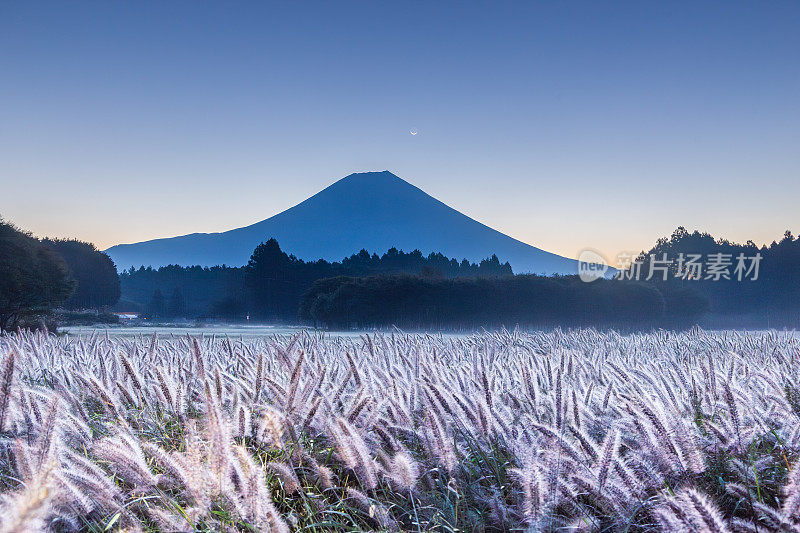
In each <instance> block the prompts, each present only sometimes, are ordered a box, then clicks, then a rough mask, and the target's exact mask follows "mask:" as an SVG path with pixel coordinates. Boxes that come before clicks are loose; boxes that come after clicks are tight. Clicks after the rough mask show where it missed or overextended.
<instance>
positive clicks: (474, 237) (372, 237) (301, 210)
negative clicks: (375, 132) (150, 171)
mask: <svg viewBox="0 0 800 533" xmlns="http://www.w3.org/2000/svg"><path fill="white" fill-rule="evenodd" d="M270 237H275V238H276V239H277V240H278V242H279V243H280V245H281V248H282V249H283V250H285V251H286V252H287V253H291V254H294V255H295V256H297V257H298V258H300V259H305V260H316V259H320V258H322V259H327V260H335V261H338V260H341V259H342V258H344V257H346V256H349V255H351V254H353V253H355V252H358V251H359V250H361V249H362V248H363V249H366V250H367V251H369V252H377V253H383V252H385V251H386V250H388V249H389V248H391V247H396V248H398V249H401V250H405V251H412V250H415V249H417V250H420V251H421V252H422V253H424V254H426V255H427V254H428V253H430V252H441V253H442V254H444V255H445V256H448V257H454V258H457V259H458V260H461V259H465V258H466V259H468V260H470V261H478V260H481V259H484V258H486V257H489V256H491V255H492V254H496V255H497V256H498V258H500V260H501V261H503V262H505V261H508V262H509V263H511V267H512V268H513V269H514V272H515V273H535V274H576V273H577V261H575V260H573V259H568V258H566V257H561V256H559V255H556V254H553V253H550V252H545V251H544V250H540V249H539V248H536V247H534V246H531V245H529V244H525V243H524V242H522V241H518V240H516V239H513V238H511V237H509V236H508V235H504V234H502V233H500V232H499V231H497V230H494V229H492V228H490V227H488V226H486V225H484V224H481V223H480V222H478V221H476V220H473V219H471V218H470V217H468V216H466V215H464V214H463V213H460V212H458V211H456V210H455V209H453V208H451V207H449V206H447V205H445V204H444V203H442V202H440V201H439V200H437V199H436V198H433V197H432V196H430V195H429V194H427V193H425V192H423V191H422V190H420V189H419V188H417V187H415V186H414V185H411V184H410V183H408V182H407V181H405V180H403V179H401V178H399V177H397V176H395V175H394V174H392V173H391V172H388V171H384V172H363V173H356V174H350V175H349V176H347V177H345V178H342V179H340V180H339V181H337V182H335V183H333V184H332V185H330V186H329V187H327V188H325V189H323V190H322V191H320V192H318V193H317V194H315V195H314V196H312V197H310V198H308V199H307V200H305V201H303V202H301V203H300V204H297V205H296V206H294V207H292V208H290V209H287V210H286V211H283V212H281V213H278V214H277V215H275V216H273V217H270V218H268V219H266V220H262V221H261V222H257V223H255V224H252V225H250V226H246V227H243V228H238V229H233V230H229V231H225V232H221V233H192V234H190V235H184V236H182V237H172V238H166V239H155V240H150V241H144V242H140V243H135V244H118V245H116V246H112V247H111V248H109V249H108V250H106V253H108V255H110V256H111V258H112V259H113V260H114V262H115V263H116V265H117V268H119V269H120V270H123V269H127V268H129V267H131V266H133V267H139V266H140V265H145V266H148V265H149V266H154V267H157V266H163V265H168V264H178V265H201V266H212V265H220V264H226V265H229V266H240V265H244V264H246V263H247V261H248V260H249V258H250V254H251V253H252V252H253V249H254V248H255V247H256V246H257V245H258V244H259V243H261V242H263V241H266V240H267V239H269V238H270Z"/></svg>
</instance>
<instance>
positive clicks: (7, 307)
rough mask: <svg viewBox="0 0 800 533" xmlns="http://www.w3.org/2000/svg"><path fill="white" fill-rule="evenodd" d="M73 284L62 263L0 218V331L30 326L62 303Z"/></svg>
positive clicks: (70, 292) (61, 260)
mask: <svg viewBox="0 0 800 533" xmlns="http://www.w3.org/2000/svg"><path fill="white" fill-rule="evenodd" d="M74 288H75V282H74V280H73V279H72V278H71V277H70V275H69V270H68V268H67V265H66V264H65V263H64V260H63V259H62V258H61V257H60V256H59V255H58V254H57V253H55V252H53V251H52V250H50V249H49V248H47V247H45V246H42V244H41V243H40V242H39V241H38V240H37V239H35V238H34V237H32V236H31V235H30V234H28V233H25V232H22V231H20V230H19V229H17V228H16V227H15V226H13V225H12V224H10V223H7V222H4V221H3V220H2V219H0V330H12V329H15V328H17V327H20V326H25V325H27V324H31V323H32V322H33V321H35V320H37V319H39V318H40V317H43V316H45V315H47V314H48V313H50V311H51V310H52V308H53V307H55V306H58V305H61V304H63V303H64V302H65V301H66V300H67V299H68V298H69V297H70V295H71V294H72V291H73V290H74Z"/></svg>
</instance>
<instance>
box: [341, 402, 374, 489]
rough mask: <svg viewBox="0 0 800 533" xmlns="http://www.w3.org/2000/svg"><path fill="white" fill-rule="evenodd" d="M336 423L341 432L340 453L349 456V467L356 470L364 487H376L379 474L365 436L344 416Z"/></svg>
mask: <svg viewBox="0 0 800 533" xmlns="http://www.w3.org/2000/svg"><path fill="white" fill-rule="evenodd" d="M336 425H337V426H338V428H339V430H340V432H341V437H340V438H341V442H340V443H339V444H340V448H341V449H340V453H342V456H343V457H346V458H347V463H349V464H348V468H350V469H351V470H353V471H354V472H355V474H356V476H357V477H358V481H359V482H360V483H361V486H362V487H364V488H365V489H366V490H372V489H374V488H375V487H376V486H377V485H378V475H377V471H376V468H375V461H374V460H373V458H372V456H371V455H370V453H369V448H368V447H367V444H366V443H365V442H364V439H363V437H362V436H361V435H360V434H359V433H358V431H357V430H356V429H355V428H354V427H353V426H352V425H351V424H350V423H349V422H348V421H347V420H345V419H344V418H341V417H337V418H336Z"/></svg>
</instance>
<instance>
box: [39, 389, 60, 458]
mask: <svg viewBox="0 0 800 533" xmlns="http://www.w3.org/2000/svg"><path fill="white" fill-rule="evenodd" d="M60 414H61V398H60V397H58V396H54V397H53V399H52V400H51V401H50V407H49V408H48V410H47V416H46V417H45V419H44V424H43V426H42V428H41V432H40V434H39V444H38V450H37V455H38V458H37V462H38V464H40V465H43V464H45V463H47V462H48V461H50V460H51V459H52V457H53V455H55V454H54V450H55V448H57V444H56V442H57V441H58V439H59V432H58V430H59V425H60Z"/></svg>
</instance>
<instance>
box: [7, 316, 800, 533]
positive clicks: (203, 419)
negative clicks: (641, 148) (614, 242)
mask: <svg viewBox="0 0 800 533" xmlns="http://www.w3.org/2000/svg"><path fill="white" fill-rule="evenodd" d="M0 365H2V366H1V367H0V494H2V501H0V522H1V525H0V531H2V532H12V531H13V532H23V531H25V532H27V531H39V530H54V531H73V530H88V531H95V532H100V531H112V530H113V531H116V530H124V531H230V532H233V531H289V530H303V531H306V530H308V531H335V530H344V531H363V530H404V531H406V530H407V531H431V530H433V531H481V530H485V531H512V530H517V531H520V530H527V531H578V530H580V531H631V532H634V531H660V530H668V531H762V532H765V531H800V467H799V466H798V464H799V463H798V461H799V460H800V458H799V457H798V455H799V454H800V388H799V387H798V383H800V375H799V374H800V342H798V339H797V338H796V337H794V336H792V335H789V334H779V333H774V332H768V333H758V334H737V333H710V332H703V331H691V332H687V333H670V332H663V333H654V334H647V335H644V334H642V335H630V336H622V335H617V334H614V333H599V332H596V331H575V332H560V331H556V332H550V333H533V334H522V333H517V332H506V331H504V332H499V333H486V334H482V335H476V336H471V337H460V338H447V337H434V336H424V335H415V336H406V335H401V334H399V333H395V334H393V335H391V334H390V335H375V336H363V337H360V338H359V337H347V338H343V337H339V338H322V337H318V336H314V335H310V334H308V333H299V334H297V335H294V336H271V337H263V338H256V339H249V340H244V341H242V340H239V341H234V340H230V339H228V338H224V337H223V338H220V337H216V338H215V337H200V338H197V337H169V338H158V337H156V336H155V335H154V336H153V337H152V338H141V337H140V338H133V337H131V338H125V337H121V338H108V337H106V336H102V335H93V336H89V337H83V338H75V337H69V336H67V337H56V336H52V335H50V336H48V335H46V334H42V333H37V334H27V333H24V334H17V335H10V336H5V337H0Z"/></svg>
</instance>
